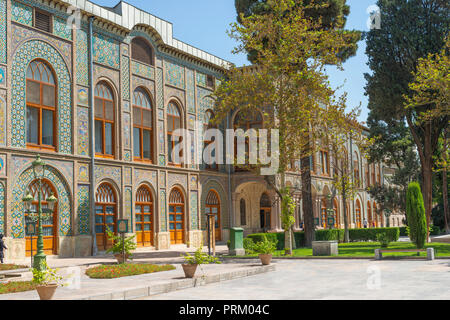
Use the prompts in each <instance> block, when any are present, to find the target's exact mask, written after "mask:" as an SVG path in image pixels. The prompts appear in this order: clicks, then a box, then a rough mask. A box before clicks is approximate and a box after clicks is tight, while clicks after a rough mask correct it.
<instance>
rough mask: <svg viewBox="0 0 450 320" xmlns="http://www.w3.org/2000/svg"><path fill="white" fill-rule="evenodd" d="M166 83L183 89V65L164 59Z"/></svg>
mask: <svg viewBox="0 0 450 320" xmlns="http://www.w3.org/2000/svg"><path fill="white" fill-rule="evenodd" d="M164 67H165V75H164V77H165V79H166V84H170V85H173V86H175V87H178V88H181V89H184V88H185V86H184V67H183V66H180V65H179V64H175V63H171V62H169V61H164Z"/></svg>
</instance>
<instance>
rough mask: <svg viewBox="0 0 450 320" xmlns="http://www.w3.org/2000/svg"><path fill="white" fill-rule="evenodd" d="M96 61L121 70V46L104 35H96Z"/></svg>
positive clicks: (94, 45)
mask: <svg viewBox="0 0 450 320" xmlns="http://www.w3.org/2000/svg"><path fill="white" fill-rule="evenodd" d="M93 47H94V61H95V62H98V63H100V64H104V65H106V66H109V67H111V68H114V69H119V68H120V45H119V43H118V42H117V41H116V40H113V39H111V38H109V37H107V36H105V35H103V34H100V33H94V44H93Z"/></svg>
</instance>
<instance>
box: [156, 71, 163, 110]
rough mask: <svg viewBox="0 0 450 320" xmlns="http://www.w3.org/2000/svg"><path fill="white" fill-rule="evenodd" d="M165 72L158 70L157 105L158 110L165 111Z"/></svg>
mask: <svg viewBox="0 0 450 320" xmlns="http://www.w3.org/2000/svg"><path fill="white" fill-rule="evenodd" d="M163 91H164V89H163V71H162V69H160V68H158V70H157V71H156V92H157V93H156V101H157V102H156V104H157V106H158V108H160V109H164V93H163Z"/></svg>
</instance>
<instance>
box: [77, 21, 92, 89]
mask: <svg viewBox="0 0 450 320" xmlns="http://www.w3.org/2000/svg"><path fill="white" fill-rule="evenodd" d="M76 42H77V49H76V50H77V83H78V84H81V85H84V86H88V85H89V70H88V34H87V31H86V30H85V29H83V28H81V29H78V30H77V41H76Z"/></svg>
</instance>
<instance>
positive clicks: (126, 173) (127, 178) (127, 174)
mask: <svg viewBox="0 0 450 320" xmlns="http://www.w3.org/2000/svg"><path fill="white" fill-rule="evenodd" d="M131 172H132V171H131V168H129V167H126V168H125V169H124V180H125V181H124V183H125V184H128V185H131V183H132V181H131Z"/></svg>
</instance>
